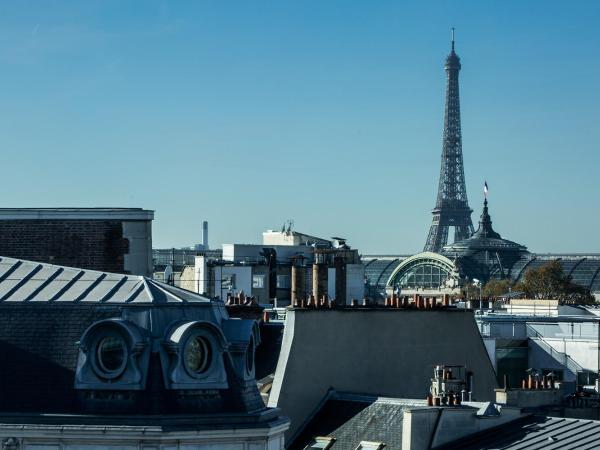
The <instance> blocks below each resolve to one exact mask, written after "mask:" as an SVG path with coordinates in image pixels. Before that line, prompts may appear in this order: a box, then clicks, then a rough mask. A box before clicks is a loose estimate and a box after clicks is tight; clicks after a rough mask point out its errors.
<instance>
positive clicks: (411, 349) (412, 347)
mask: <svg viewBox="0 0 600 450" xmlns="http://www.w3.org/2000/svg"><path fill="white" fill-rule="evenodd" d="M436 364H450V365H466V366H467V369H468V370H469V371H471V372H473V376H474V389H473V400H477V401H490V400H493V397H494V391H493V390H494V389H495V388H496V387H497V383H496V377H495V374H494V370H493V367H492V363H491V362H490V359H489V357H488V354H487V352H486V350H485V347H484V344H483V341H482V339H481V336H480V335H479V332H478V330H477V326H476V324H475V320H474V316H473V313H472V312H471V311H464V310H454V309H448V310H437V311H436V310H434V311H431V310H400V309H399V310H396V309H392V310H390V309H387V310H383V309H374V308H352V309H343V310H312V309H290V310H288V312H287V317H286V324H285V331H284V336H283V344H282V348H281V353H280V356H279V362H278V365H277V370H276V373H275V380H274V382H273V388H272V390H271V396H270V398H269V406H277V407H280V408H281V409H282V410H283V413H284V414H285V415H287V416H288V417H290V419H291V422H292V423H291V427H290V430H289V431H288V434H287V436H286V441H288V442H290V439H291V438H292V437H293V436H294V435H295V434H296V433H297V432H298V431H299V430H300V429H301V426H302V425H303V423H304V422H305V421H306V420H307V419H309V418H310V416H311V415H312V414H314V413H315V411H316V408H317V407H318V405H319V403H320V402H321V401H322V400H323V398H324V397H325V395H326V394H327V392H328V390H329V389H330V388H333V389H335V390H336V391H339V392H352V393H362V394H369V395H375V396H381V397H398V398H418V399H424V398H425V396H426V395H427V393H428V392H429V386H430V383H431V377H432V373H433V366H434V365H436Z"/></svg>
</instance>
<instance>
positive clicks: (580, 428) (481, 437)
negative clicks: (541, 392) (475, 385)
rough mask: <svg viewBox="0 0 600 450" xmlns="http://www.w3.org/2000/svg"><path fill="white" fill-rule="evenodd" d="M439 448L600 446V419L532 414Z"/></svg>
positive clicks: (548, 449)
mask: <svg viewBox="0 0 600 450" xmlns="http://www.w3.org/2000/svg"><path fill="white" fill-rule="evenodd" d="M438 448H440V449H451V448H460V449H462V450H469V449H473V450H475V449H490V450H491V449H515V450H516V449H544V450H550V449H578V450H584V449H600V421H597V420H582V419H565V418H561V417H547V416H531V417H528V418H526V419H523V420H517V421H514V422H509V423H507V424H505V425H502V426H499V427H497V428H494V429H491V430H486V431H483V432H481V433H477V434H475V435H471V436H468V437H466V438H464V439H460V440H458V441H455V442H451V443H450V444H448V445H444V446H441V447H438Z"/></svg>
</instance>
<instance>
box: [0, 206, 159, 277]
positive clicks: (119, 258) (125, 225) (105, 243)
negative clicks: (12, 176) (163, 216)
mask: <svg viewBox="0 0 600 450" xmlns="http://www.w3.org/2000/svg"><path fill="white" fill-rule="evenodd" d="M153 219H154V211H149V210H144V209H141V208H0V255H3V256H8V257H12V258H22V259H26V260H30V261H39V262H45V263H51V264H59V265H63V266H71V267H80V268H82V269H93V270H101V271H108V272H116V273H131V274H135V275H144V276H151V275H152V220H153Z"/></svg>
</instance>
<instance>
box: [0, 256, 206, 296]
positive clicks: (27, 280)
mask: <svg viewBox="0 0 600 450" xmlns="http://www.w3.org/2000/svg"><path fill="white" fill-rule="evenodd" d="M10 302H31V303H36V302H56V303H62V304H64V303H65V302H73V303H78V302H81V303H87V302H90V303H107V304H114V303H127V304H129V303H134V304H137V303H158V304H164V303H208V302H210V299H209V298H207V297H204V296H202V295H198V294H196V293H194V292H190V291H186V290H184V289H180V288H177V287H174V286H170V285H168V284H164V283H160V282H158V281H154V280H152V279H150V278H146V277H143V276H139V275H124V274H117V273H109V272H99V271H96V270H87V269H78V268H74V267H65V266H57V265H53V264H45V263H40V262H34V261H27V260H22V259H15V258H7V257H3V256H0V303H10Z"/></svg>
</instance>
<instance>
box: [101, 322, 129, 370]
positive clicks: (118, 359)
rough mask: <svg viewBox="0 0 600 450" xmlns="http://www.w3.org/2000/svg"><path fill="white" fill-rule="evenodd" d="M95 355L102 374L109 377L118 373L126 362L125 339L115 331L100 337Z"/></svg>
mask: <svg viewBox="0 0 600 450" xmlns="http://www.w3.org/2000/svg"><path fill="white" fill-rule="evenodd" d="M96 356H97V363H98V366H99V368H100V371H101V372H102V375H105V376H109V377H112V376H118V375H120V374H121V372H123V369H125V365H126V363H127V346H126V344H125V339H123V338H122V337H121V335H119V334H117V333H115V334H112V335H109V336H105V337H102V338H100V340H99V341H98V346H97V350H96Z"/></svg>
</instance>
